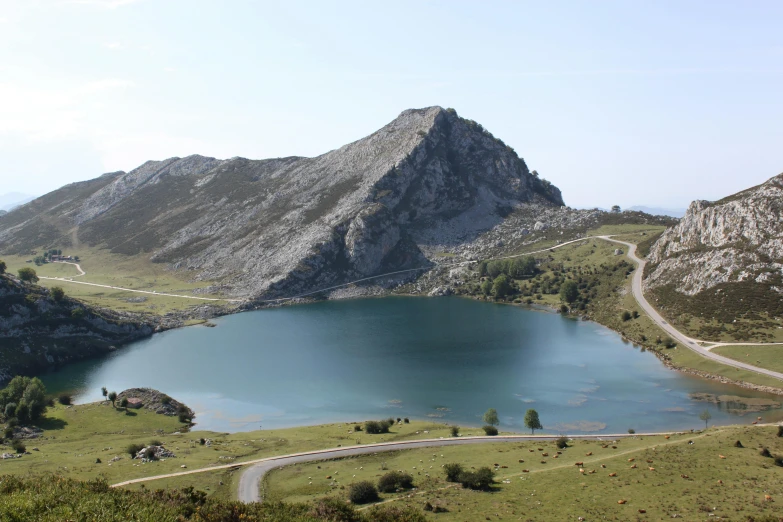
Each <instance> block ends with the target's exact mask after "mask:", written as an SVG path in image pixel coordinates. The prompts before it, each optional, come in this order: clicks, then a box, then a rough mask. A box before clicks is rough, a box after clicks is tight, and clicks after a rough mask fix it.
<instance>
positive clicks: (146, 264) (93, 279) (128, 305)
mask: <svg viewBox="0 0 783 522" xmlns="http://www.w3.org/2000/svg"><path fill="white" fill-rule="evenodd" d="M64 254H66V255H76V256H79V258H80V261H79V265H80V266H81V267H82V270H84V271H85V272H86V275H84V276H77V275H78V273H79V272H78V271H77V270H76V267H74V266H73V265H69V264H65V263H46V264H44V265H41V266H35V264H33V263H28V262H27V261H28V260H30V259H32V258H33V257H34V256H2V258H3V260H4V261H5V262H6V263H7V264H8V271H9V272H12V273H16V271H17V270H18V269H19V268H22V267H25V266H27V267H32V268H33V269H34V270H35V271H36V272H37V274H38V275H39V276H46V277H63V278H72V279H73V280H74V281H77V282H78V281H84V282H89V283H96V284H101V285H110V286H117V287H121V288H129V289H134V290H146V291H157V292H163V293H171V294H180V295H193V296H198V297H210V298H221V297H223V296H221V295H218V294H215V293H209V292H204V291H199V290H200V289H204V288H206V287H208V286H209V285H210V283H208V282H203V281H197V282H194V281H186V280H184V279H183V278H182V276H181V275H180V274H177V273H175V272H173V271H171V270H168V269H167V268H166V264H165V263H152V262H150V261H149V260H147V259H146V257H145V256H144V255H137V256H125V255H121V254H112V253H111V252H109V251H108V250H106V249H99V248H89V247H85V246H81V247H78V248H75V249H69V250H67V251H64ZM191 275H193V274H191ZM39 284H41V285H42V286H46V287H52V286H61V287H62V288H63V289H64V290H65V291H66V293H67V294H68V295H70V296H72V297H75V298H77V299H81V300H83V301H85V302H87V303H90V304H95V305H98V306H103V307H106V308H112V309H115V310H123V311H130V312H148V313H155V314H165V313H167V312H170V311H174V310H183V309H188V308H191V307H194V306H198V305H203V304H204V301H196V300H192V299H182V298H177V297H167V296H153V295H148V294H139V293H135V292H123V291H119V290H112V289H109V288H100V287H93V286H88V285H81V284H78V283H75V282H74V283H71V282H68V281H51V280H46V279H42V280H40V281H39ZM216 304H226V303H225V302H222V301H221V302H217V303H216Z"/></svg>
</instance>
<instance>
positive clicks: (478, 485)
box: [457, 467, 495, 490]
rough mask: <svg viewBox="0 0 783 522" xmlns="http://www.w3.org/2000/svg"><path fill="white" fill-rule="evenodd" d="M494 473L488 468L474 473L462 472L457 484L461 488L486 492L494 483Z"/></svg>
mask: <svg viewBox="0 0 783 522" xmlns="http://www.w3.org/2000/svg"><path fill="white" fill-rule="evenodd" d="M494 478H495V472H494V471H492V470H491V469H489V468H486V467H484V468H479V469H477V470H476V471H463V472H462V473H460V475H459V477H458V480H457V482H459V483H460V484H462V487H463V488H470V489H478V490H488V489H489V488H490V487H491V486H492V484H494V483H495V480H494Z"/></svg>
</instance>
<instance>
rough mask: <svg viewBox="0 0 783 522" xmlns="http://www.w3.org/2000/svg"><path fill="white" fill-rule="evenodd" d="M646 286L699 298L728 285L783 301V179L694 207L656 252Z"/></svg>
mask: <svg viewBox="0 0 783 522" xmlns="http://www.w3.org/2000/svg"><path fill="white" fill-rule="evenodd" d="M648 260H649V262H650V266H649V269H648V273H647V275H646V278H645V286H646V287H647V288H648V289H655V288H657V287H660V286H664V285H674V287H675V289H676V291H677V292H680V293H682V294H685V295H690V296H692V295H696V294H698V293H700V292H704V291H705V290H708V289H711V288H714V287H716V286H719V285H722V284H726V283H755V284H758V285H765V286H766V287H768V288H769V291H770V292H777V293H779V294H782V295H783V174H781V175H778V176H775V177H774V178H772V179H770V180H768V181H767V182H765V183H763V184H761V185H759V186H757V187H753V188H750V189H748V190H745V191H743V192H740V193H738V194H735V195H733V196H730V197H728V198H725V199H722V200H720V201H716V202H714V203H711V202H708V201H694V202H693V203H692V204H691V205H690V207H689V208H688V211H687V212H686V214H685V217H683V218H682V220H681V221H680V223H679V224H677V225H676V226H673V227H671V228H669V229H667V230H666V231H665V232H664V233H663V235H661V237H660V238H659V239H658V240H657V241H656V242H655V244H654V245H653V246H652V248H651V249H650V254H649V256H648Z"/></svg>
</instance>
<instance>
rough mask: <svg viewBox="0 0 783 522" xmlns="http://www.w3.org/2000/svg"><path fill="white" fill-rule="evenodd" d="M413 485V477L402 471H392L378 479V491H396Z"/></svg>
mask: <svg viewBox="0 0 783 522" xmlns="http://www.w3.org/2000/svg"><path fill="white" fill-rule="evenodd" d="M412 487H413V477H412V476H411V475H409V474H407V473H403V472H401V471H390V472H388V473H386V474H385V475H383V476H382V477H381V478H380V479H378V491H380V492H381V493H394V492H395V491H397V490H398V489H410V488H412Z"/></svg>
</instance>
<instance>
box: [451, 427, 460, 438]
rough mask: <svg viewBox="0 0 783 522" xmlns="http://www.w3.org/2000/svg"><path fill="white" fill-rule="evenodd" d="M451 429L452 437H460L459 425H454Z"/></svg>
mask: <svg viewBox="0 0 783 522" xmlns="http://www.w3.org/2000/svg"><path fill="white" fill-rule="evenodd" d="M450 431H451V436H452V437H459V426H452V427H451V430H450Z"/></svg>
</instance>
